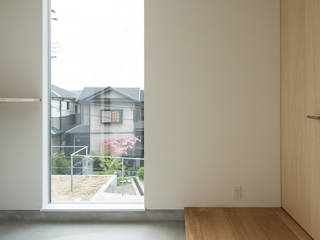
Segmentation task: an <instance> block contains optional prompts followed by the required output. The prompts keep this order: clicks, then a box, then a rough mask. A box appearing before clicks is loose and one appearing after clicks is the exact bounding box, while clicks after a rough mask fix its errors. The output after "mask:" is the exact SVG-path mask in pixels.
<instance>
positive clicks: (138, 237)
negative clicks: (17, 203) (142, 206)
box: [0, 221, 185, 240]
mask: <svg viewBox="0 0 320 240" xmlns="http://www.w3.org/2000/svg"><path fill="white" fill-rule="evenodd" d="M0 239H1V240H40V239H41V240H95V239H98V240H103V239H108V240H109V239H110V240H126V239H130V240H146V239H148V240H180V239H181V240H182V239H185V229H184V222H183V221H180V222H129V223H122V222H119V223H110V222H104V223H102V222H99V223H82V222H77V223H70V222H67V223H66V222H60V223H56V222H46V223H40V222H14V221H8V222H1V221H0Z"/></svg>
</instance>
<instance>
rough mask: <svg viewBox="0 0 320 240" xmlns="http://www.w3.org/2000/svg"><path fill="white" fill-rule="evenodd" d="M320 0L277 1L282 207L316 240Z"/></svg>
mask: <svg viewBox="0 0 320 240" xmlns="http://www.w3.org/2000/svg"><path fill="white" fill-rule="evenodd" d="M319 25H320V0H282V1H281V169H282V170H281V173H282V180H281V181H282V206H283V207H284V208H285V209H286V211H288V212H289V213H290V214H291V215H292V216H293V217H294V218H295V219H296V221H297V222H298V223H299V224H301V225H302V226H303V227H304V228H305V229H306V230H307V231H308V232H309V233H310V234H311V235H312V236H313V237H314V238H315V239H320V230H319V227H318V225H319V223H320V201H319V200H320V198H319V197H320V195H319V192H320V150H319V149H320V121H319V120H315V119H309V118H307V117H306V116H307V115H316V114H319V113H320V27H319Z"/></svg>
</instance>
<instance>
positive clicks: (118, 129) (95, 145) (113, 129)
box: [90, 96, 134, 153]
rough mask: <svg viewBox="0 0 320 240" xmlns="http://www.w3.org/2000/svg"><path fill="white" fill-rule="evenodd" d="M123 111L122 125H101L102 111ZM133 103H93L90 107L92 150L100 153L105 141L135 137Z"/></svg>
mask: <svg viewBox="0 0 320 240" xmlns="http://www.w3.org/2000/svg"><path fill="white" fill-rule="evenodd" d="M117 98H118V96H117ZM103 109H110V110H112V109H114V110H122V122H121V123H108V124H104V123H101V110H103ZM133 109H134V104H133V103H130V102H128V103H91V106H90V133H91V134H90V150H91V151H94V152H95V153H98V152H100V150H101V144H102V143H103V141H104V140H105V139H108V138H109V139H110V138H121V137H124V136H134V121H133Z"/></svg>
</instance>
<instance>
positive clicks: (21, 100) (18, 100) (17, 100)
mask: <svg viewBox="0 0 320 240" xmlns="http://www.w3.org/2000/svg"><path fill="white" fill-rule="evenodd" d="M30 102H41V98H0V103H30Z"/></svg>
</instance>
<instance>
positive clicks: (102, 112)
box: [50, 0, 144, 203]
mask: <svg viewBox="0 0 320 240" xmlns="http://www.w3.org/2000/svg"><path fill="white" fill-rule="evenodd" d="M143 7H144V6H143V0H103V1H101V0H90V1H89V0H68V1H65V0H51V16H50V20H51V63H50V64H51V76H50V79H51V84H50V100H51V104H50V106H51V114H50V136H51V137H50V139H51V141H50V142H51V144H50V173H51V176H50V200H51V202H52V203H59V202H64V203H66V202H67V203H68V202H70V203H72V202H83V203H122V202H125V203H143V199H144V197H143V196H144V117H143V116H144V51H143V49H144V42H143V39H144V26H143V24H144V19H143V15H144V10H143Z"/></svg>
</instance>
